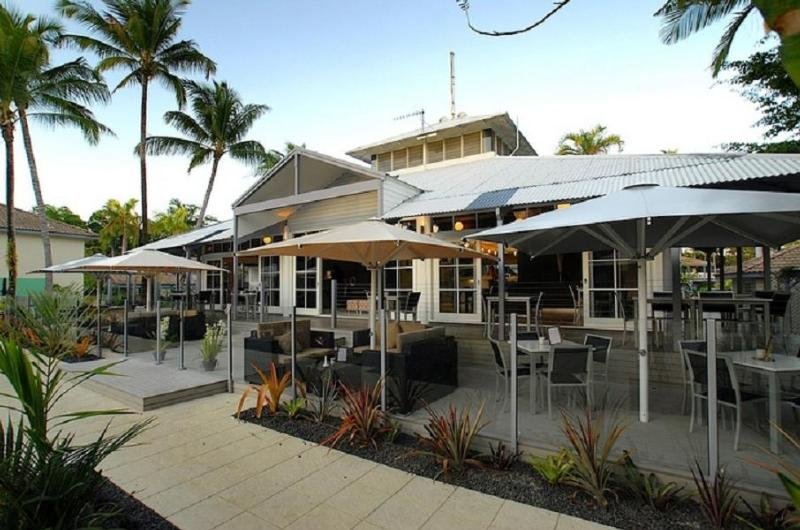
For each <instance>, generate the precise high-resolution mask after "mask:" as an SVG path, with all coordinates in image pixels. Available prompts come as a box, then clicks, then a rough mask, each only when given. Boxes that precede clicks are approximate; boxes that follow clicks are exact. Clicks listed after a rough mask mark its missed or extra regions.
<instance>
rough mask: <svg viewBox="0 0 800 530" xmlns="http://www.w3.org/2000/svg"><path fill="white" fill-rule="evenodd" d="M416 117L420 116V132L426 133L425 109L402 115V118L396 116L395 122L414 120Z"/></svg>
mask: <svg viewBox="0 0 800 530" xmlns="http://www.w3.org/2000/svg"><path fill="white" fill-rule="evenodd" d="M415 116H419V121H420V127H419V128H420V131H421V132H425V109H419V110H415V111H414V112H409V113H408V114H401V115H400V116H396V117H395V118H394V121H398V120H405V119H406V118H413V117H415Z"/></svg>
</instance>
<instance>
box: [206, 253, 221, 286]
mask: <svg viewBox="0 0 800 530" xmlns="http://www.w3.org/2000/svg"><path fill="white" fill-rule="evenodd" d="M206 263H208V264H209V265H213V266H214V267H222V262H221V261H220V260H218V259H215V260H209V261H207V262H206ZM221 286H222V271H207V272H206V289H208V290H213V291H218V290H219V288H220V287H221Z"/></svg>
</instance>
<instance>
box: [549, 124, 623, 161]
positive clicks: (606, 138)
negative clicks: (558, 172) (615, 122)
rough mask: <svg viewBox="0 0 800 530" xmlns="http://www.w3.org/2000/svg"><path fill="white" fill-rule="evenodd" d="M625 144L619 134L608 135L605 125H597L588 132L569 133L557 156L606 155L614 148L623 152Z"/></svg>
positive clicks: (561, 143)
mask: <svg viewBox="0 0 800 530" xmlns="http://www.w3.org/2000/svg"><path fill="white" fill-rule="evenodd" d="M624 145H625V142H623V141H622V138H620V137H619V135H618V134H606V126H605V125H595V126H594V127H593V128H592V129H590V130H588V131H586V130H584V129H581V130H580V131H578V132H576V133H574V132H573V133H568V134H565V135H564V136H563V138H561V140H560V141H559V142H558V150H556V154H557V155H599V154H606V153H608V150H609V149H611V148H612V147H616V148H617V151H620V152H621V151H622V148H623V146H624Z"/></svg>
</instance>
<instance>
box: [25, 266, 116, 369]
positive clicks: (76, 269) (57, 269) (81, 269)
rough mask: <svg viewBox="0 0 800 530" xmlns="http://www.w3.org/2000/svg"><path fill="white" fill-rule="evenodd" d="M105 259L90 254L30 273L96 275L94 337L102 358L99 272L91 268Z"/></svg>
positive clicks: (98, 352) (98, 354) (99, 355)
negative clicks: (91, 273)
mask: <svg viewBox="0 0 800 530" xmlns="http://www.w3.org/2000/svg"><path fill="white" fill-rule="evenodd" d="M105 259H108V256H106V255H105V254H100V253H99V252H98V253H97V254H92V255H91V256H86V257H85V258H78V259H73V260H70V261H65V262H64V263H59V264H57V265H50V266H49V267H44V268H43V269H37V270H34V271H31V272H32V273H47V272H53V273H70V272H73V273H81V274H82V273H85V272H87V273H89V272H94V273H96V274H95V277H96V279H97V331H96V337H97V356H98V357H102V353H103V350H102V345H101V342H100V339H101V335H102V332H101V330H100V317H101V309H100V298H101V297H100V274H97V273H98V272H100V271H96V270H92V268H91V267H92V265H94V264H95V263H98V262H100V261H102V260H105ZM126 345H127V342H126Z"/></svg>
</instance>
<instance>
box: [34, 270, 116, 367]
mask: <svg viewBox="0 0 800 530" xmlns="http://www.w3.org/2000/svg"><path fill="white" fill-rule="evenodd" d="M102 286H103V281H102V276H100V275H98V276H97V356H98V357H103V331H102V330H101V329H100V327H101V326H100V317H101V316H102V315H101V313H102V309H101V298H102V292H103V291H102ZM29 299H30V298H29Z"/></svg>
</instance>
